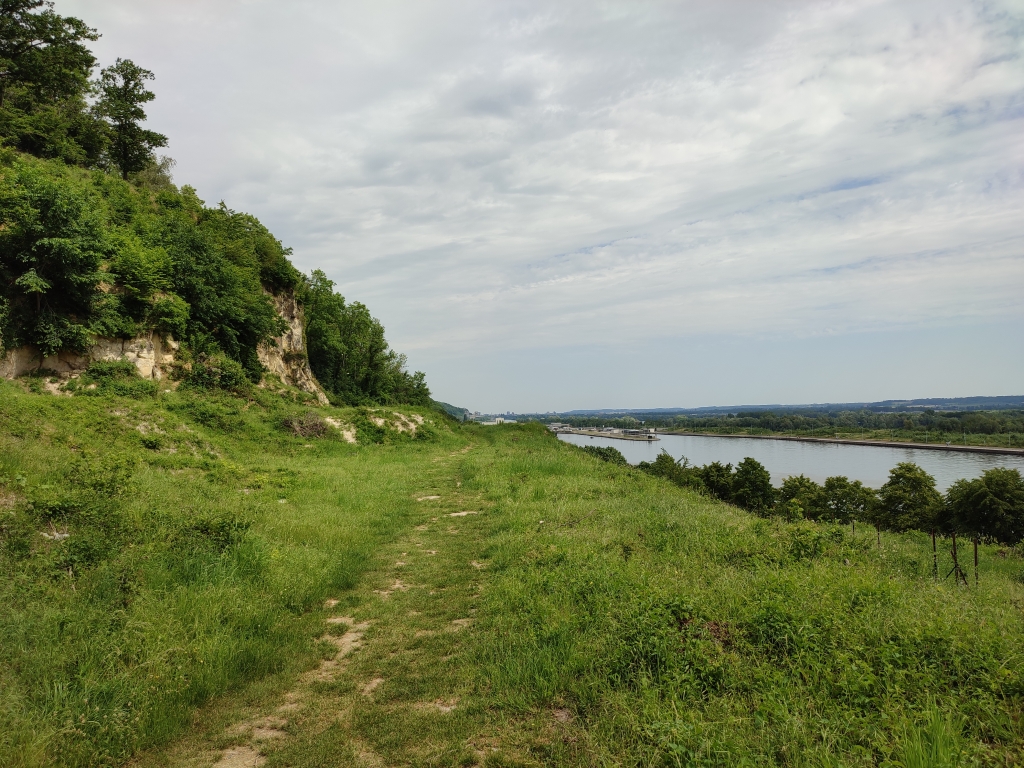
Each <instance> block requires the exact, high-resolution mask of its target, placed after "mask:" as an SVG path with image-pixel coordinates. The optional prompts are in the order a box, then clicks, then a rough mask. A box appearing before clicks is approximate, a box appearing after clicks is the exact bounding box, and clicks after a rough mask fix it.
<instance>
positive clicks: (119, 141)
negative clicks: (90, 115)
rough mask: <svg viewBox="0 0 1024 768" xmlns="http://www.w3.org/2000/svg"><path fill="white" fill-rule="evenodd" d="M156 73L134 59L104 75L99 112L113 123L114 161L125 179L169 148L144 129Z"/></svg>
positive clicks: (162, 139)
mask: <svg viewBox="0 0 1024 768" xmlns="http://www.w3.org/2000/svg"><path fill="white" fill-rule="evenodd" d="M152 79H153V73H152V72H150V71H149V70H148V69H143V68H142V67H140V66H139V65H138V64H136V63H135V62H133V61H132V60H131V59H118V60H117V62H116V63H115V64H114V65H113V66H110V67H107V68H106V69H104V70H103V71H102V72H101V73H100V102H99V111H100V114H102V115H103V116H104V117H105V118H107V120H109V121H110V126H111V138H110V149H109V153H110V159H111V160H113V162H114V164H115V165H116V166H117V167H118V169H119V170H120V171H121V176H122V177H123V178H125V179H127V178H128V174H130V173H135V172H137V171H141V170H142V169H143V168H145V167H147V166H148V165H150V164H151V163H153V162H154V161H155V158H154V156H153V150H154V149H156V148H157V147H166V146H167V137H166V136H164V135H163V134H162V133H157V132H156V131H150V130H147V129H146V128H143V127H142V125H141V123H142V122H143V121H144V120H145V119H146V111H145V110H144V109H143V108H142V105H143V104H146V103H148V102H150V101H152V100H153V99H154V98H156V96H155V95H154V93H153V92H152V91H150V90H147V89H146V81H147V80H152Z"/></svg>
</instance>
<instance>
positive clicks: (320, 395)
mask: <svg viewBox="0 0 1024 768" xmlns="http://www.w3.org/2000/svg"><path fill="white" fill-rule="evenodd" d="M270 298H271V300H272V301H273V302H274V307H275V308H276V309H277V313H278V314H279V315H280V316H281V317H283V318H284V321H285V322H286V323H288V329H287V330H286V331H285V332H284V333H283V334H282V335H281V336H278V337H277V338H276V339H274V342H273V343H272V344H261V345H260V347H259V348H258V349H257V350H256V354H257V355H258V357H259V360H260V363H262V364H263V366H264V367H266V369H267V371H268V372H269V373H272V374H273V375H275V376H278V377H279V378H280V379H281V381H283V382H285V383H286V384H290V385H291V386H293V387H295V388H297V389H301V390H302V391H303V392H308V393H309V394H311V395H315V396H316V399H317V400H318V401H319V402H320V404H321V405H327V395H326V394H324V391H323V390H322V389H321V388H320V384H319V383H317V380H316V378H315V377H314V376H313V371H312V370H311V369H310V367H309V358H308V357H307V356H306V337H305V334H304V332H303V325H304V322H303V315H302V305H301V304H299V302H298V301H297V300H296V298H295V296H294V295H292V294H280V295H273V294H270Z"/></svg>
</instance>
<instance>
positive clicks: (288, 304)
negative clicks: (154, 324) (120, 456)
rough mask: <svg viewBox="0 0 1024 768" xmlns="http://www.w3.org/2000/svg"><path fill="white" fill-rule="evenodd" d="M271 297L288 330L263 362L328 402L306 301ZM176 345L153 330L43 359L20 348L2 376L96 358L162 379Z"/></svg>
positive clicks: (6, 360)
mask: <svg viewBox="0 0 1024 768" xmlns="http://www.w3.org/2000/svg"><path fill="white" fill-rule="evenodd" d="M270 298H271V300H272V301H273V302H274V306H275V308H276V309H277V311H278V314H280V315H281V317H282V318H284V321H285V322H286V323H287V324H288V328H287V330H286V331H285V332H284V334H282V335H281V336H279V337H277V338H276V339H274V340H273V342H272V343H270V344H265V345H261V346H260V348H259V349H258V350H257V355H258V357H259V360H260V363H262V364H263V365H264V366H266V368H267V370H268V372H269V373H271V374H273V375H275V376H277V377H279V378H280V379H281V381H282V382H284V383H285V384H288V385H290V386H293V387H296V388H297V389H300V390H302V391H303V392H308V393H309V394H311V395H314V396H316V399H317V400H318V401H319V402H320V404H321V405H327V402H328V401H327V395H326V394H324V391H323V389H321V388H320V385H319V384H318V383H317V380H316V378H315V377H314V376H313V371H312V370H310V367H309V359H308V358H307V357H306V341H305V336H304V334H303V315H302V305H301V304H299V302H298V301H297V300H296V299H295V296H294V295H291V294H282V295H279V296H275V295H272V294H270ZM178 347H179V345H178V343H177V342H176V341H174V340H173V339H163V338H161V337H160V335H159V334H158V333H152V332H151V333H148V334H145V335H143V336H138V337H136V338H134V339H107V338H97V339H96V342H95V343H94V344H93V345H92V346H91V347H89V349H87V350H86V351H85V352H84V353H82V354H80V353H78V352H67V351H66V352H59V353H57V354H56V355H50V356H48V357H43V356H42V355H41V354H40V352H39V351H38V350H37V349H35V348H34V347H19V348H17V349H12V350H9V351H8V352H7V354H6V355H3V354H2V352H0V378H4V379H14V378H17V377H18V376H22V375H24V374H26V373H30V372H32V371H35V370H39V369H46V370H49V371H53V372H54V373H56V374H57V375H58V376H61V377H71V376H77V375H79V374H81V373H82V372H84V371H85V369H86V368H88V367H89V363H91V362H94V361H96V360H130V361H131V362H133V363H134V364H135V367H136V368H138V369H139V375H140V376H142V378H144V379H154V380H160V379H162V378H164V377H165V376H166V375H167V374H168V373H169V372H170V366H171V365H172V364H173V363H174V358H175V354H176V353H177V351H178Z"/></svg>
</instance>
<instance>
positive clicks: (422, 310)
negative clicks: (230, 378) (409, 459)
mask: <svg viewBox="0 0 1024 768" xmlns="http://www.w3.org/2000/svg"><path fill="white" fill-rule="evenodd" d="M58 10H59V11H60V12H63V13H75V14H77V15H80V16H82V17H83V18H85V19H86V20H88V21H89V22H90V23H93V24H94V25H96V26H97V27H99V28H100V30H101V31H102V32H103V33H104V34H105V37H104V38H103V40H102V41H101V42H100V44H99V47H98V49H97V50H98V51H99V52H100V54H101V56H102V57H103V58H104V60H107V61H109V60H112V59H113V57H114V56H116V55H127V56H130V57H132V58H134V59H136V60H137V61H138V62H139V63H141V64H143V65H145V66H148V67H150V68H152V69H154V70H155V71H156V72H157V75H158V80H157V86H156V87H157V91H158V96H159V98H158V101H157V102H156V103H155V104H154V108H153V110H152V122H153V123H154V125H155V127H156V128H158V129H159V130H161V131H163V132H165V133H168V134H169V135H170V136H171V141H172V146H171V149H172V153H173V154H174V155H175V157H176V158H177V159H178V161H179V165H178V171H177V177H178V179H179V181H182V182H190V183H193V184H194V185H196V186H197V187H198V188H199V191H200V193H201V194H203V195H204V196H206V197H207V198H208V199H212V200H216V199H219V198H224V199H225V200H226V201H227V202H228V203H229V205H231V207H233V208H238V209H244V210H249V211H251V212H253V213H255V214H256V215H258V216H259V217H260V218H261V219H262V220H263V221H264V223H266V224H268V226H270V227H271V228H272V229H273V230H274V231H275V232H276V233H278V234H279V235H280V236H281V237H282V238H283V239H284V240H285V242H286V243H288V244H290V245H293V246H294V247H295V252H296V260H297V262H298V263H299V264H300V265H301V266H303V267H305V268H307V269H308V268H313V267H320V268H323V269H324V270H325V271H327V272H328V274H329V275H330V276H331V277H332V278H334V279H335V280H336V281H337V282H338V283H339V286H340V288H341V289H342V290H343V292H344V293H345V294H346V295H347V296H349V297H351V298H356V299H359V300H363V301H365V302H366V303H367V304H369V305H370V307H371V308H372V309H373V310H374V312H375V313H376V314H378V315H379V316H380V317H381V318H382V319H383V320H384V321H385V325H386V326H387V328H388V330H389V335H390V336H391V338H392V340H393V342H394V343H395V345H396V346H397V347H399V348H400V349H404V350H407V351H410V352H411V356H412V359H413V360H414V361H415V362H416V363H417V364H419V365H420V366H422V367H426V369H427V370H428V372H431V370H432V369H431V367H430V366H431V363H432V362H434V363H436V364H437V365H449V364H450V363H448V362H444V361H446V360H450V359H451V358H452V355H453V351H454V350H456V349H458V350H461V351H463V352H465V353H467V354H468V353H471V352H473V351H474V350H481V349H486V348H488V347H491V346H494V345H501V346H502V347H516V348H520V349H525V350H528V349H533V348H536V349H540V348H544V347H554V346H558V347H565V346H571V345H574V344H576V345H588V344H597V343H600V344H611V345H612V347H613V348H614V345H616V344H617V345H625V346H628V345H632V344H637V343H641V342H643V343H647V342H650V341H651V340H653V339H658V338H670V337H671V338H680V337H696V336H700V335H707V334H713V335H721V334H739V335H751V334H753V335H774V336H776V337H787V336H789V337H792V338H801V337H806V336H813V335H819V334H840V335H841V334H850V333H859V332H873V331H877V330H879V329H886V328H892V329H898V328H908V329H914V328H917V329H922V328H929V327H935V326H951V327H952V326H956V327H966V326H967V325H969V324H971V323H979V322H987V323H991V322H1000V321H1013V322H1019V321H1020V320H1021V319H1022V315H1024V311H1022V304H1021V302H1020V301H1019V299H1018V297H1019V296H1020V294H1021V290H1022V289H1024V223H1022V222H1024V217H1021V215H1020V211H1021V210H1024V140H1022V138H1021V137H1022V136H1024V130H1022V129H1024V66H1022V63H1024V62H1022V42H1024V34H1022V29H1024V9H1022V8H1021V6H1020V4H1019V2H1013V1H1012V0H1006V1H1005V2H984V3H982V2H975V3H964V2H952V1H951V0H933V1H931V2H916V1H909V2H897V1H895V0H894V1H893V2H876V1H869V0H865V1H860V2H855V1H852V0H851V1H847V2H827V3H826V2H806V3H804V2H789V3H763V2H726V3H698V2H692V3H657V2H647V3H635V2H623V3H608V2H606V3H568V2H567V3H549V2H543V3H542V2H517V3H464V2H434V3H412V2H407V3H398V2H392V3H381V2H374V3H342V4H339V3H330V2H326V1H325V2H313V1H312V0H309V1H307V2H290V3H287V4H283V3H272V2H269V0H253V1H251V2H242V1H240V0H236V1H234V2H227V1H225V0H221V1H220V2H217V3H200V2H175V3H170V4H168V3H162V4H158V3H145V2H138V0H103V1H102V2H100V0H74V1H72V0H68V1H66V2H60V3H59V4H58ZM623 348H625V347H623ZM444 376H448V374H447V373H445V374H444ZM992 377H996V374H995V373H993V374H992ZM449 378H450V377H449ZM985 381H986V383H988V384H991V385H992V386H993V387H994V388H995V389H999V386H998V381H996V380H995V379H994V378H991V377H990V379H989V380H985ZM1007 386H1009V383H1008V384H1007ZM1011 388H1012V387H1011ZM458 394H459V396H461V397H466V398H469V397H472V396H474V395H473V393H470V392H465V393H462V392H460V393H458ZM646 404H648V405H653V403H646Z"/></svg>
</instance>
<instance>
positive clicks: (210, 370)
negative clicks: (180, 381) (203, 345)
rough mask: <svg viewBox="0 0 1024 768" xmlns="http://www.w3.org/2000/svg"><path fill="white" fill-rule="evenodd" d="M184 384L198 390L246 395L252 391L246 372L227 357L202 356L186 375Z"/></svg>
mask: <svg viewBox="0 0 1024 768" xmlns="http://www.w3.org/2000/svg"><path fill="white" fill-rule="evenodd" d="M184 383H185V384H186V385H187V386H190V387H195V388H197V389H220V390H224V391H226V392H234V393H236V394H245V393H246V392H248V391H250V390H251V389H252V382H250V381H249V377H248V376H247V375H246V371H245V369H244V368H242V366H241V364H239V363H238V362H237V361H236V360H232V359H231V358H230V357H228V356H226V355H210V356H206V355H204V356H202V357H200V358H199V359H198V360H196V361H195V362H194V363H192V366H191V369H190V370H189V371H188V373H187V374H186V375H185V379H184Z"/></svg>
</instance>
